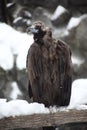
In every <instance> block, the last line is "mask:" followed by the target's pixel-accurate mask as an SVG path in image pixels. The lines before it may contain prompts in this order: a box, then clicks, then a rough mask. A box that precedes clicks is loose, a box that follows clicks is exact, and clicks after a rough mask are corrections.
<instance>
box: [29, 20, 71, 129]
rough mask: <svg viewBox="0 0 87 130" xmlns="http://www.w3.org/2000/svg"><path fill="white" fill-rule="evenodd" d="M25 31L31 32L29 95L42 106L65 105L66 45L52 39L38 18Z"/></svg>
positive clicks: (68, 69)
mask: <svg viewBox="0 0 87 130" xmlns="http://www.w3.org/2000/svg"><path fill="white" fill-rule="evenodd" d="M28 31H31V32H32V33H33V35H34V43H33V44H32V45H31V47H30V48H29V50H28V55H27V70H28V81H29V86H28V91H29V96H30V98H31V97H33V101H34V102H38V103H43V104H45V106H46V107H49V106H54V105H56V106H67V105H68V104H69V101H70V95H71V83H72V63H71V51H70V48H69V47H68V45H67V44H66V43H64V42H63V41H61V40H55V39H54V38H53V37H52V31H51V30H50V29H49V28H48V27H45V25H44V23H43V22H41V21H37V22H34V24H33V25H32V26H31V28H29V29H28ZM51 128H52V127H50V128H48V129H50V130H51Z"/></svg>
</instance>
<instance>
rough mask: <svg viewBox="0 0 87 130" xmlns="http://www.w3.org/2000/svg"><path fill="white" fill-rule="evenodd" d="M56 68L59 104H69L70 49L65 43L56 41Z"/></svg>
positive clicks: (70, 78)
mask: <svg viewBox="0 0 87 130" xmlns="http://www.w3.org/2000/svg"><path fill="white" fill-rule="evenodd" d="M58 55H59V58H58V69H59V85H60V92H61V94H60V98H61V105H63V106H66V105H68V104H69V101H70V96H71V83H72V64H71V51H70V48H69V47H68V45H67V44H65V43H64V42H62V41H60V40H59V41H58Z"/></svg>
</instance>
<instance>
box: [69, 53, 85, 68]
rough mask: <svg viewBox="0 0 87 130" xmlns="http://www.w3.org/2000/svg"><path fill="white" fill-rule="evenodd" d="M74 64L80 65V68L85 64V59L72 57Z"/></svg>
mask: <svg viewBox="0 0 87 130" xmlns="http://www.w3.org/2000/svg"><path fill="white" fill-rule="evenodd" d="M71 58H72V63H73V64H76V65H78V66H80V65H81V64H83V63H84V61H85V60H84V59H82V58H81V57H78V56H75V55H72V57H71Z"/></svg>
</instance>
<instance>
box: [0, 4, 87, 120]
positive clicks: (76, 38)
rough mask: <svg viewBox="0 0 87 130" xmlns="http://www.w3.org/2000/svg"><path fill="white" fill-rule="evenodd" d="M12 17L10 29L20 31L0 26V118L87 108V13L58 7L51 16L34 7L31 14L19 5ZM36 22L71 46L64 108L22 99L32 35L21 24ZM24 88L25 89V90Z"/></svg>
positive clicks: (7, 26) (25, 89)
mask: <svg viewBox="0 0 87 130" xmlns="http://www.w3.org/2000/svg"><path fill="white" fill-rule="evenodd" d="M50 3H51V2H50ZM48 5H49V4H48ZM53 5H54V4H53ZM51 6H52V5H51ZM21 12H22V13H21ZM12 16H13V21H12V24H13V27H14V28H16V29H19V28H20V26H21V29H22V32H19V31H17V30H15V29H14V28H13V27H11V26H10V25H7V24H5V23H0V97H2V98H0V119H1V118H4V117H9V116H16V115H28V114H34V113H49V112H57V111H62V110H64V111H67V110H69V109H84V110H85V109H87V60H86V59H87V35H86V34H87V13H86V12H85V11H83V13H82V12H81V11H80V10H73V11H72V13H71V10H70V11H69V10H68V9H66V8H65V7H63V6H61V5H58V6H57V7H56V8H55V10H54V11H53V12H51V13H50V12H49V11H48V10H45V8H42V7H36V8H35V10H34V12H33V13H32V14H31V13H30V12H29V10H28V9H27V10H26V9H24V8H23V7H21V5H20V6H19V4H18V6H17V8H16V10H15V11H14V12H13V14H12ZM38 16H39V17H38ZM31 17H32V20H31ZM36 20H42V21H43V22H45V24H46V25H47V26H51V27H53V30H52V31H53V35H54V36H55V37H56V38H57V39H58V38H61V39H62V40H64V41H65V42H66V43H68V44H69V45H70V47H71V50H72V63H73V64H72V65H73V76H74V78H73V83H72V92H71V100H70V104H69V106H67V107H63V108H62V107H61V108H56V106H54V107H50V108H46V107H45V106H44V104H38V103H29V102H27V100H22V99H25V98H24V97H23V93H24V95H26V93H25V91H27V88H26V87H27V84H26V80H25V79H26V76H25V75H26V56H27V52H28V49H29V47H30V45H31V44H32V43H33V36H32V35H29V34H27V33H26V31H24V30H26V29H25V26H24V28H22V27H23V25H24V24H27V26H29V25H30V24H31V22H32V21H36ZM65 23H66V24H65ZM27 26H26V27H27ZM21 29H20V30H21ZM14 56H17V59H16V69H17V71H18V75H17V76H18V77H17V81H16V80H14V75H13V73H14V72H12V71H13V67H14V66H13V64H14ZM2 77H3V78H2ZM5 78H6V79H5ZM19 81H20V82H19ZM23 85H24V86H26V87H25V88H24V87H23ZM8 88H9V90H8ZM1 92H2V93H3V95H2V96H1ZM8 100H9V101H8Z"/></svg>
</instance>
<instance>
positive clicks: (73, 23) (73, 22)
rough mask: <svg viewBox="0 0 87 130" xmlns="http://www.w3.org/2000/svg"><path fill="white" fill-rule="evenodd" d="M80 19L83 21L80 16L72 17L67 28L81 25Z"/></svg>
mask: <svg viewBox="0 0 87 130" xmlns="http://www.w3.org/2000/svg"><path fill="white" fill-rule="evenodd" d="M80 21H81V19H80V18H75V17H72V18H71V19H70V21H69V23H68V26H67V29H68V30H70V29H72V28H74V27H77V26H78V25H79V23H80Z"/></svg>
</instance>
